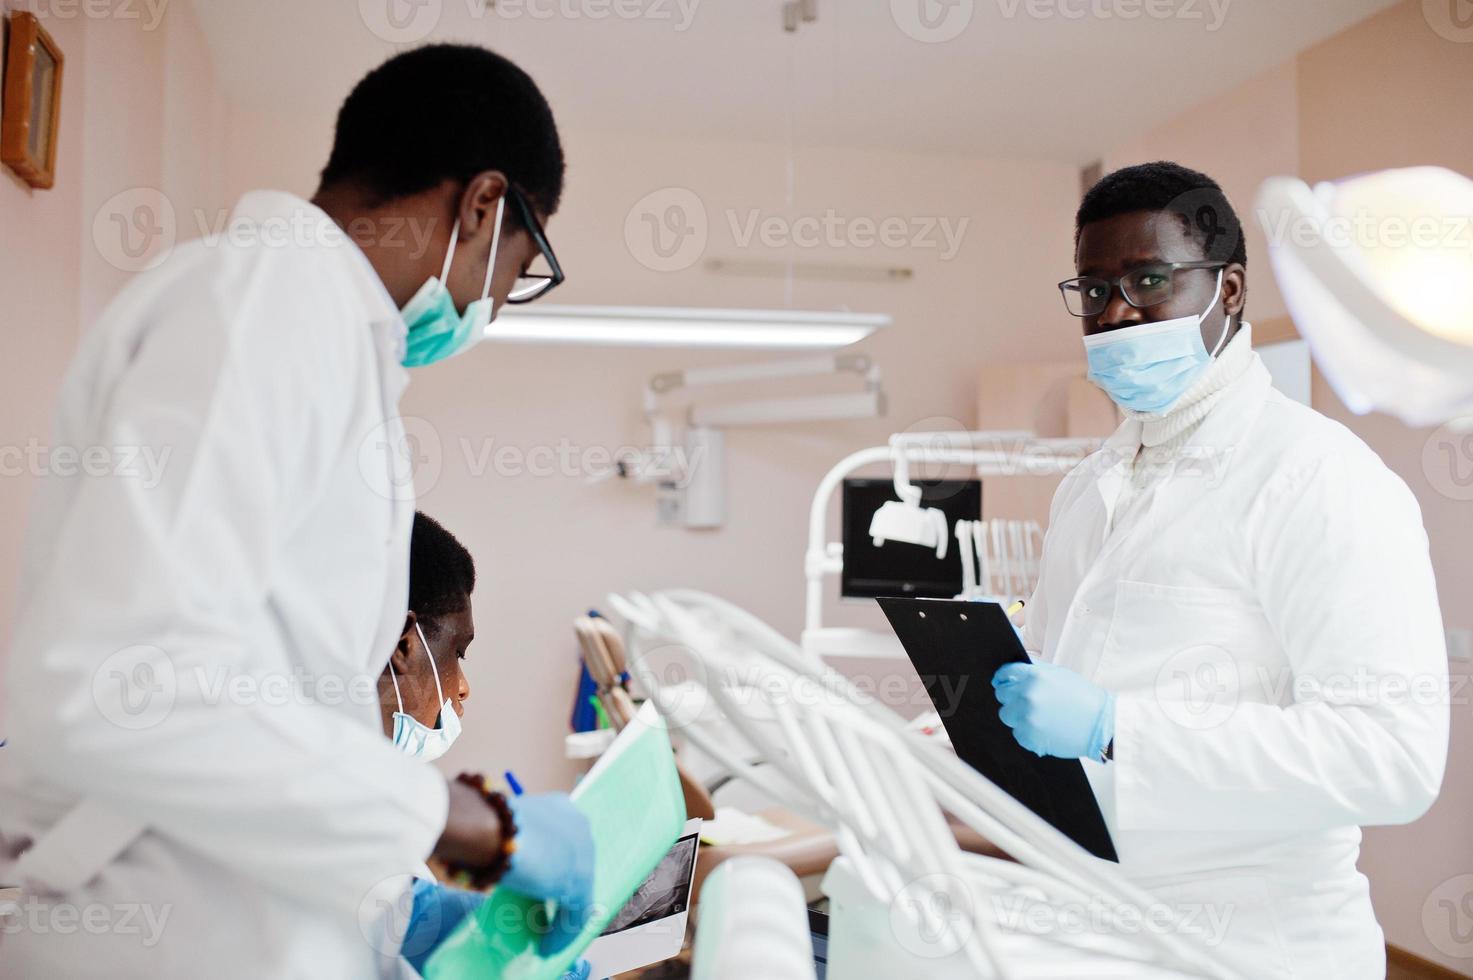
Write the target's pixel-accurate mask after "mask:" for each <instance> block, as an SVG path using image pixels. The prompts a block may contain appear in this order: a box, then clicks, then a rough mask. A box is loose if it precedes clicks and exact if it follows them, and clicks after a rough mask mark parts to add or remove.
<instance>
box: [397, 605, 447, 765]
mask: <svg viewBox="0 0 1473 980" xmlns="http://www.w3.org/2000/svg"><path fill="white" fill-rule="evenodd" d="M414 628H415V630H416V631H417V632H418V633H419V642H420V645H421V646H423V647H424V648H425V655H426V656H428V657H429V658H430V671H431V672H432V673H433V674H434V675H435V698H436V700H438V701H439V702H440V724H439V726H438V727H436V728H431V727H430V726H428V725H426V724H425V723H424V722H422V721H419V720H418V719H416V718H415V717H414V716H413V715H411V714H408V713H407V712H405V710H404V696H403V695H401V694H400V693H399V678H397V677H395V676H394V668H393V667H390V668H389V679H390V680H392V681H393V682H394V697H396V698H398V699H399V710H398V711H396V712H394V744H395V745H397V746H398V747H399V749H400V751H402V752H404V754H405V755H412V756H414V757H415V758H419V759H423V760H425V761H426V762H432V761H434V760H435V759H438V758H440V756H442V755H444V754H445V753H446V752H448V751H449V750H450V746H451V745H453V744H454V743H455V740H456V739H457V738H459V737H460V715H458V714H456V713H455V706H454V705H453V704H451V703H450V699H449V698H447V697H446V696H445V690H444V688H442V687H441V686H440V671H439V668H438V667H437V666H436V664H435V655H434V654H433V653H431V652H430V645H429V644H428V643H426V642H425V633H424V630H422V629H420V628H419V623H415V624H414Z"/></svg>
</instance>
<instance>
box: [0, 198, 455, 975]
mask: <svg viewBox="0 0 1473 980" xmlns="http://www.w3.org/2000/svg"><path fill="white" fill-rule="evenodd" d="M232 223H233V224H236V225H237V227H240V228H243V229H245V232H246V233H242V234H239V235H236V236H229V237H228V238H227V239H222V240H220V241H218V242H216V243H215V244H213V245H210V244H205V243H202V242H196V243H192V244H189V245H186V246H183V247H181V248H179V249H178V250H177V251H176V252H175V253H174V254H173V255H172V256H171V257H170V259H169V260H168V261H167V262H166V263H165V264H164V265H163V266H161V267H160V268H158V269H156V270H153V271H151V272H148V273H146V274H144V275H141V276H139V277H138V278H137V279H136V280H134V281H133V282H132V283H131V284H130V285H129V287H128V288H127V289H125V290H124V291H123V292H122V293H121V294H120V295H119V296H118V298H117V299H116V300H115V301H114V302H113V303H112V304H111V305H110V306H109V307H108V309H107V310H106V312H105V313H104V314H103V316H102V319H101V322H100V324H99V325H98V326H97V328H96V329H95V330H93V331H92V332H91V333H90V334H89V335H88V336H87V337H86V338H85V340H84V342H83V344H82V346H81V349H80V351H79V353H78V355H77V358H76V360H75V362H74V363H73V365H72V368H71V371H70V374H69V375H68V377H67V379H66V382H65V385H64V387H63V390H62V394H61V399H60V405H59V408H58V412H57V425H56V432H55V438H54V443H53V444H54V445H56V446H77V447H88V446H106V447H138V446H140V445H141V446H146V447H151V448H153V449H154V450H157V451H160V452H162V451H164V450H167V451H168V452H169V456H168V458H167V463H166V465H165V466H164V469H163V477H162V480H161V482H159V483H158V485H156V486H149V485H147V483H148V482H149V481H148V479H147V478H130V477H128V476H126V475H115V476H77V477H71V478H65V477H60V476H58V477H52V478H49V479H48V480H47V481H46V483H45V484H44V486H43V487H42V489H41V490H40V492H39V510H38V513H37V515H36V516H35V519H34V521H33V523H32V527H31V534H30V537H29V539H28V544H27V552H26V556H25V560H24V569H23V571H22V574H21V582H22V589H21V596H20V608H19V623H18V627H17V630H16V634H15V639H14V644H13V646H12V649H11V653H10V662H9V673H8V676H7V678H6V697H7V699H8V700H7V708H8V715H9V731H8V732H7V734H8V735H9V737H10V745H9V747H8V748H7V749H6V750H5V752H4V756H5V762H6V763H7V764H8V765H7V768H8V771H7V773H6V784H7V785H6V786H5V787H4V788H3V789H0V832H3V834H4V835H5V837H6V838H7V839H9V841H10V842H11V844H12V850H13V849H14V848H13V845H14V843H15V842H16V841H17V840H18V839H22V838H32V839H35V840H36V841H37V842H38V843H37V846H36V847H35V848H33V849H32V850H30V851H29V852H27V853H26V854H24V855H23V856H21V857H20V860H19V861H18V862H13V863H10V864H9V865H8V866H0V881H3V880H4V879H5V878H7V877H9V878H16V877H19V878H23V879H25V880H27V881H28V882H30V883H31V884H33V885H34V886H36V887H37V889H38V892H37V893H38V895H39V897H38V898H37V899H35V901H37V902H40V903H42V905H41V907H40V910H39V911H36V910H32V911H30V913H29V916H30V919H29V924H28V922H27V920H25V919H22V920H21V921H20V923H19V924H18V925H17V924H16V923H15V922H11V923H9V924H7V926H6V928H5V930H4V934H3V935H0V974H3V975H4V976H7V977H27V978H29V977H63V976H64V977H91V976H106V977H197V976H209V977H212V978H235V977H240V978H251V980H258V978H262V977H273V978H297V977H301V978H306V977H313V978H322V977H367V976H373V975H385V974H391V973H394V972H397V971H398V970H399V960H398V957H397V953H398V945H397V944H398V938H402V936H400V937H396V936H395V935H394V928H393V926H392V925H390V924H389V923H388V921H387V919H388V916H387V914H386V910H387V909H389V908H390V907H392V906H394V905H395V904H396V903H397V904H398V905H399V909H398V911H399V912H400V913H401V915H400V917H399V921H402V918H403V916H402V913H403V912H404V911H406V909H405V907H404V906H405V904H406V903H407V900H406V899H405V897H404V896H405V894H406V892H407V888H408V884H409V876H408V875H407V874H405V873H404V872H405V871H406V870H408V869H410V868H413V867H414V866H416V865H417V864H418V863H419V862H420V861H421V860H422V859H423V858H424V857H425V856H426V854H427V853H428V852H429V851H430V849H431V848H432V846H433V844H434V842H435V840H436V839H437V837H438V835H439V834H440V832H441V830H442V829H443V826H444V820H445V811H446V788H445V782H444V779H443V778H442V777H441V776H440V775H438V774H437V773H436V771H435V770H434V769H433V768H431V767H430V766H427V765H425V764H424V763H423V762H420V761H417V760H414V759H411V758H409V757H407V756H405V755H403V754H402V753H400V752H398V751H397V750H396V749H395V748H394V747H393V745H392V744H391V743H390V742H389V741H388V740H387V739H386V738H384V735H383V731H382V729H381V722H380V715H379V708H378V705H377V701H376V699H375V695H376V689H377V688H376V681H377V678H378V675H379V673H380V671H381V670H382V667H383V665H384V662H385V660H386V659H387V656H388V654H389V652H390V651H391V650H392V648H393V645H394V642H395V639H396V638H397V636H398V634H399V630H400V628H401V627H402V625H403V615H404V613H403V610H404V609H405V608H406V605H407V599H408V595H407V592H408V584H407V581H408V554H409V534H410V528H411V526H412V518H413V511H414V501H413V494H412V478H411V475H410V474H409V473H408V470H407V465H408V464H407V461H406V460H405V459H404V458H403V454H402V452H401V449H402V439H403V437H402V431H403V430H402V426H401V424H400V423H399V421H398V419H397V414H398V412H397V403H398V400H399V396H400V394H401V392H402V390H403V388H404V385H405V382H406V374H405V372H404V370H403V369H402V368H401V367H400V365H399V360H400V356H401V354H400V352H401V350H402V345H403V332H404V325H403V321H402V318H401V317H400V316H399V314H398V312H397V310H396V309H395V307H394V304H393V302H392V301H391V300H390V298H389V296H388V294H387V292H386V291H385V290H384V287H383V285H382V283H381V282H380V281H379V280H378V278H377V276H376V275H375V274H374V272H373V269H372V267H371V266H370V265H369V264H368V261H367V259H366V258H365V257H364V256H363V254H362V253H361V252H360V251H359V250H358V249H357V247H356V246H354V245H352V244H351V243H347V242H346V241H345V240H344V239H342V238H341V237H340V236H335V235H333V234H332V232H333V231H334V229H333V228H332V227H331V226H330V224H328V219H327V217H326V215H324V214H323V213H322V212H321V211H319V210H318V209H316V208H315V207H312V206H311V205H309V204H308V203H307V202H305V201H302V200H299V199H297V198H295V197H292V196H291V195H287V194H281V193H275V192H257V193H253V194H248V195H246V196H245V197H244V198H242V200H241V201H240V203H239V205H238V206H237V208H236V211H235V212H234V214H233V216H232ZM134 645H147V646H151V647H156V648H157V649H158V650H159V651H162V654H161V655H158V656H161V657H163V658H166V659H159V658H158V656H155V657H154V658H153V659H150V660H147V661H146V665H147V667H148V669H150V670H152V671H153V673H152V674H142V675H140V674H138V673H137V671H138V670H139V669H140V668H139V666H138V662H137V661H136V660H130V659H129V657H130V656H131V655H126V654H125V655H123V658H122V659H121V660H118V659H110V658H113V656H114V654H116V653H117V651H119V650H120V649H123V648H128V647H132V646H134ZM120 666H121V667H122V668H123V669H122V670H119V669H118V668H119V667H120ZM125 680H129V681H131V682H132V686H131V687H126V689H125V683H124V682H125ZM160 706H163V708H164V709H165V710H163V711H160ZM64 818H65V819H64ZM63 821H64V822H63ZM57 892H59V894H55V893H57ZM67 907H70V908H73V909H76V910H77V912H70V913H69V912H65V911H63V912H62V913H60V916H58V913H57V912H56V911H55V910H56V909H58V908H62V909H64V908H67ZM88 910H92V911H88ZM23 911H25V910H24V909H23ZM89 915H90V916H91V917H92V918H91V920H90V921H91V923H92V925H87V924H86V923H87V922H88V921H89V920H88V919H87V918H86V917H87V916H89ZM124 918H126V920H127V921H126V922H123V921H120V920H122V919H124ZM160 920H162V922H161V923H160ZM0 921H4V920H0ZM150 922H152V923H154V924H155V925H157V926H158V928H155V927H154V925H150ZM150 940H152V941H150Z"/></svg>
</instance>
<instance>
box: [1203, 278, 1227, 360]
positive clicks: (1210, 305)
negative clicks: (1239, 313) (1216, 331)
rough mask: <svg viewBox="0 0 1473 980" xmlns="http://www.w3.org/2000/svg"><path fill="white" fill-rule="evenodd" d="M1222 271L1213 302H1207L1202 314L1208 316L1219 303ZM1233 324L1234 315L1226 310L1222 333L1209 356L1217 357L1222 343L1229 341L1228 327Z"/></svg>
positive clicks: (1223, 315) (1213, 294)
mask: <svg viewBox="0 0 1473 980" xmlns="http://www.w3.org/2000/svg"><path fill="white" fill-rule="evenodd" d="M1222 273H1223V270H1222V269H1218V270H1217V288H1216V289H1214V290H1213V291H1212V302H1210V303H1208V304H1207V309H1205V310H1203V311H1202V316H1206V315H1207V314H1209V313H1211V312H1212V308H1213V307H1214V306H1216V305H1217V298H1218V297H1219V296H1221V295H1222ZM1202 316H1199V317H1198V318H1197V322H1198V323H1201V322H1202ZM1232 325H1233V318H1232V315H1231V314H1230V313H1228V312H1227V311H1226V310H1224V311H1223V314H1222V333H1221V334H1220V335H1219V336H1218V338H1217V346H1216V347H1214V348H1212V353H1211V354H1209V355H1208V356H1209V357H1216V356H1217V352H1218V351H1220V350H1222V345H1223V344H1224V343H1226V342H1227V335H1228V329H1229V328H1230V327H1231V326H1232Z"/></svg>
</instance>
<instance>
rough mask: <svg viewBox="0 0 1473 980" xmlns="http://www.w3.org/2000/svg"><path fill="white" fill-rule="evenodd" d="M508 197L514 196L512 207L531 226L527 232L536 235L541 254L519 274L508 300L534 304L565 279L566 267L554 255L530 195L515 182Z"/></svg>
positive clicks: (508, 190)
mask: <svg viewBox="0 0 1473 980" xmlns="http://www.w3.org/2000/svg"><path fill="white" fill-rule="evenodd" d="M507 197H509V198H511V204H512V207H513V208H515V209H516V215H517V220H518V221H520V222H521V223H522V227H523V228H525V229H527V234H529V235H531V236H532V241H534V242H536V243H537V250H538V252H539V253H540V254H539V255H538V257H537V258H535V259H533V260H532V264H531V265H529V266H528V267H527V271H526V272H524V273H522V274H521V275H520V276H518V277H517V281H516V282H515V283H513V284H512V287H511V292H510V293H509V294H508V295H507V297H506V301H507V302H508V303H530V302H532V301H533V300H534V299H540V298H541V297H543V296H545V295H547V293H548V291H549V290H551V289H552V288H553V287H554V286H556V285H558V284H559V283H561V282H562V281H563V279H564V276H563V267H562V266H561V265H559V264H558V260H557V256H556V255H554V254H553V252H552V246H551V245H550V244H548V241H547V233H546V232H544V231H543V230H542V222H540V221H538V220H537V215H535V214H533V213H532V206H531V205H530V204H528V203H527V198H526V197H525V196H524V195H523V194H522V192H521V191H520V190H518V189H517V187H516V185H515V184H511V185H508V187H507Z"/></svg>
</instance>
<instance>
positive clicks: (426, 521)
mask: <svg viewBox="0 0 1473 980" xmlns="http://www.w3.org/2000/svg"><path fill="white" fill-rule="evenodd" d="M475 588H476V563H475V562H474V561H472V560H471V553H470V552H469V551H466V550H465V545H463V544H461V543H460V542H459V541H457V540H455V535H453V534H451V533H450V532H449V531H447V530H445V528H443V527H441V526H440V522H439V521H437V520H435V519H434V518H433V517H430V516H428V515H426V514H423V513H421V512H419V511H415V514H414V532H413V535H412V537H411V538H410V540H409V609H410V611H411V612H413V613H414V614H415V616H417V617H419V622H420V625H421V626H422V627H423V629H424V631H425V632H426V633H428V634H430V635H432V636H433V635H434V634H436V633H438V632H439V619H440V617H441V616H448V615H451V614H452V613H457V612H460V611H461V610H462V609H464V608H465V607H466V603H467V602H468V601H469V600H470V594H471V593H472V592H473V591H475Z"/></svg>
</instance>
